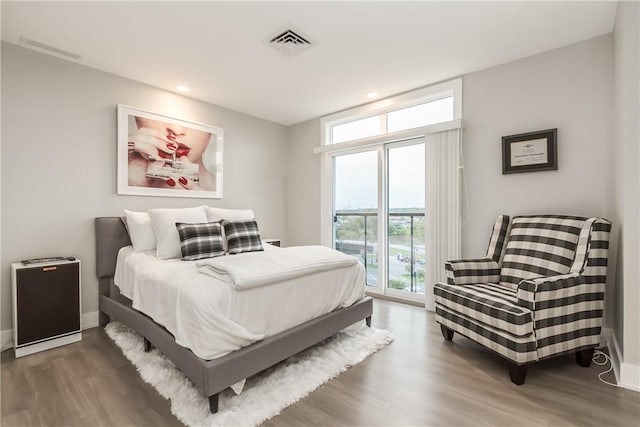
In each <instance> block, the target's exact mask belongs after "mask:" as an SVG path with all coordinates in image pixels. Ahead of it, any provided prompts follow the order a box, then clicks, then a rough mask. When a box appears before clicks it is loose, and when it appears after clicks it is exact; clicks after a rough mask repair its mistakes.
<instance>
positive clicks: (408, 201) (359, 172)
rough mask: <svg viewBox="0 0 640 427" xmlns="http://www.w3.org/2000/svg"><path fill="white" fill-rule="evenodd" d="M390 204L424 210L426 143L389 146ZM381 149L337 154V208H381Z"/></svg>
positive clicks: (338, 209) (393, 206) (392, 206)
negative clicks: (379, 177) (379, 154)
mask: <svg viewBox="0 0 640 427" xmlns="http://www.w3.org/2000/svg"><path fill="white" fill-rule="evenodd" d="M388 156H389V178H388V179H389V207H390V209H394V208H421V209H424V206H425V204H424V193H425V187H424V185H425V178H424V165H425V154H424V143H422V144H414V145H408V146H404V147H395V148H389V155H388ZM377 169H378V159H377V150H376V149H373V150H372V151H366V152H362V153H357V154H347V155H342V156H336V157H335V172H334V173H335V209H336V210H337V211H341V210H355V209H372V208H373V209H375V208H377V207H378V178H377V176H378V175H377V174H378V171H377Z"/></svg>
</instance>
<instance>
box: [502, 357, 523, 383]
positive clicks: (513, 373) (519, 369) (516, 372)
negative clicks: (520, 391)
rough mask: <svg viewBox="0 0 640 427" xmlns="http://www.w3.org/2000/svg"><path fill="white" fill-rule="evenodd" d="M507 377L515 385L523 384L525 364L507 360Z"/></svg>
mask: <svg viewBox="0 0 640 427" xmlns="http://www.w3.org/2000/svg"><path fill="white" fill-rule="evenodd" d="M507 363H508V367H509V377H510V378H511V382H512V383H514V384H515V385H522V384H524V380H525V378H527V365H518V364H515V363H513V362H511V361H508V362H507Z"/></svg>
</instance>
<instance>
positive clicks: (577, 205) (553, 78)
mask: <svg viewBox="0 0 640 427" xmlns="http://www.w3.org/2000/svg"><path fill="white" fill-rule="evenodd" d="M611 43H612V42H611V36H610V35H607V36H602V37H598V38H595V39H591V40H587V41H585V42H581V43H577V44H574V45H571V46H568V47H564V48H561V49H556V50H553V51H549V52H546V53H542V54H539V55H535V56H531V57H528V58H525V59H522V60H519V61H515V62H511V63H508V64H503V65H500V66H497V67H494V68H489V69H487V70H484V71H480V72H477V73H472V74H469V75H467V76H465V77H464V79H463V124H464V136H463V149H464V160H465V171H466V177H467V187H468V195H469V200H468V211H469V220H468V222H467V223H466V224H465V225H464V226H463V255H464V256H465V257H467V256H470V257H475V256H480V255H484V252H485V251H486V247H487V244H488V238H489V233H490V229H491V228H490V227H491V226H492V224H493V221H495V219H496V217H497V216H498V215H499V214H501V213H508V214H514V215H515V214H521V213H546V212H548V213H560V214H562V213H566V214H574V215H584V216H596V215H597V216H603V215H605V213H606V211H605V207H606V204H607V192H608V191H609V190H610V176H611V172H610V171H611V162H612V155H611V130H612V129H611V120H612V114H611V102H612V98H611V97H612V95H611V84H612V68H611V61H612V57H611V54H612V48H611V46H612V45H611ZM549 128H558V159H559V160H558V170H557V171H549V172H533V173H520V174H512V175H502V157H501V151H500V150H501V137H502V136H504V135H512V134H517V133H523V132H529V131H535V130H540V129H549Z"/></svg>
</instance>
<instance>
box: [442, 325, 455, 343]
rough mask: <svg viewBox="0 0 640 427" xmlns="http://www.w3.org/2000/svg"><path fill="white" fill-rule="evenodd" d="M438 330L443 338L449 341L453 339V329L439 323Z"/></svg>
mask: <svg viewBox="0 0 640 427" xmlns="http://www.w3.org/2000/svg"><path fill="white" fill-rule="evenodd" d="M440 332H442V336H443V337H444V339H445V340H447V341H451V340H452V339H453V331H452V330H451V329H449V328H447V327H446V326H444V325H440Z"/></svg>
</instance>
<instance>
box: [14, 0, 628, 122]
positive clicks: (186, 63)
mask: <svg viewBox="0 0 640 427" xmlns="http://www.w3.org/2000/svg"><path fill="white" fill-rule="evenodd" d="M1 7H2V40H5V41H7V42H10V43H16V44H20V42H19V40H20V36H23V37H26V38H29V39H32V40H35V41H37V42H40V43H44V44H47V45H51V46H54V47H56V48H58V49H62V50H65V51H70V52H73V53H76V54H78V55H80V57H81V58H80V59H79V60H78V62H79V63H80V64H84V65H87V66H89V67H93V68H97V69H100V70H104V71H107V72H110V73H113V74H117V75H120V76H123V77H127V78H130V79H133V80H137V81H140V82H144V83H147V84H150V85H153V86H157V87H160V88H163V89H166V90H170V91H174V92H176V86H177V85H178V84H184V85H187V86H189V87H190V92H189V93H188V96H191V97H194V98H197V99H201V100H203V101H206V102H209V103H213V104H217V105H221V106H224V107H227V108H231V109H234V110H238V111H241V112H244V113H247V114H251V115H254V116H257V117H262V118H264V119H267V120H271V121H273V122H277V123H282V124H284V125H291V124H294V123H298V122H302V121H305V120H308V119H312V118H316V117H319V116H322V115H325V114H328V113H332V112H335V111H338V110H341V109H345V108H348V107H352V106H355V105H360V104H363V103H366V102H368V101H369V100H368V99H367V98H366V94H367V93H368V92H372V91H375V92H378V93H379V94H380V97H381V98H382V97H386V96H389V95H394V94H397V93H400V92H404V91H407V90H410V89H414V88H418V87H422V86H425V85H428V84H431V83H434V82H438V81H441V80H444V79H448V78H451V77H456V76H459V75H462V74H465V73H469V72H472V71H476V70H480V69H483V68H487V67H490V66H493V65H497V64H500V63H504V62H508V61H512V60H515V59H518V58H523V57H526V56H530V55H533V54H536V53H539V52H543V51H546V50H550V49H554V48H557V47H561V46H564V45H567V44H571V43H575V42H577V41H580V40H585V39H589V38H592V37H596V36H599V35H602V34H606V33H609V32H611V31H612V30H613V25H614V20H615V13H616V7H617V3H616V2H610V1H604V2H575V1H570V2H553V1H552V2H535V1H533V2H394V1H388V2H335V1H333V2H270V1H259V2H180V1H177V2H164V1H156V2H148V1H147V2H88V1H83V2H8V1H2V4H1ZM286 24H292V25H293V26H295V28H296V29H298V30H300V31H302V32H303V33H306V34H307V35H309V36H310V37H311V38H312V39H313V40H314V41H315V42H316V44H315V45H314V46H313V47H311V48H309V49H307V50H305V51H303V52H301V53H299V54H298V55H295V56H292V57H289V56H286V55H284V54H283V53H281V52H279V51H278V50H276V49H274V48H272V47H271V46H269V45H268V43H267V41H268V39H269V38H270V36H273V35H275V33H276V32H277V31H278V30H281V29H283V28H284V26H285V25H286Z"/></svg>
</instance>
